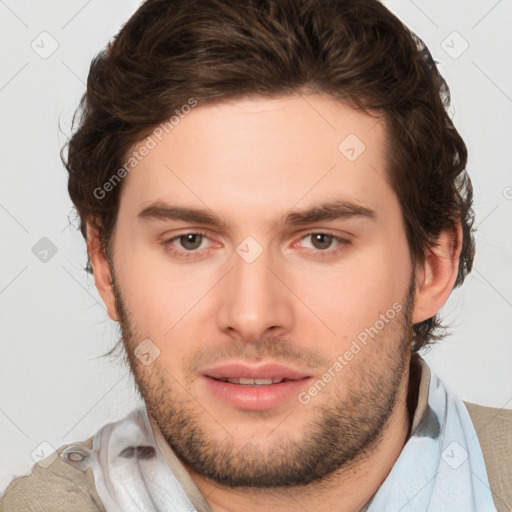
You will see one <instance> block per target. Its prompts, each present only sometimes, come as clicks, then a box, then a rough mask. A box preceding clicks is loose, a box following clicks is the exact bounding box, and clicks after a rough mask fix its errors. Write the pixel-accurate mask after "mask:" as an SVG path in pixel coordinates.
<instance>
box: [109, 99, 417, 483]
mask: <svg viewBox="0 0 512 512" xmlns="http://www.w3.org/2000/svg"><path fill="white" fill-rule="evenodd" d="M160 132H161V131H160ZM160 132H159V136H160V137H161V139H162V140H160V141H159V140H158V138H157V137H155V136H154V135H153V139H154V141H155V142H157V144H156V147H154V148H153V149H150V150H149V152H148V154H147V156H145V157H144V158H143V159H142V161H141V162H140V163H139V164H138V165H137V167H136V168H135V169H134V170H133V171H131V173H130V174H129V175H128V176H127V177H126V178H125V180H124V182H123V185H122V187H123V189H122V194H121V201H120V208H119V215H118V220H117V224H116V230H115V238H114V246H113V247H114V250H113V257H112V261H111V271H112V272H113V273H114V277H115V294H116V299H117V312H118V315H119V319H120V323H121V328H122V333H123V338H124V343H125V348H126V351H127V354H128V359H129V362H130V366H131V369H132V371H133V373H134V376H135V380H136V382H137V385H138V387H139V390H140V392H141V394H142V396H143V398H144V400H145V402H146V404H147V407H148V411H149V412H150V414H151V415H152V416H153V418H154V419H155V420H156V422H157V423H158V425H159V427H160V429H161V430H162V433H163V434H164V436H165V437H166V439H167V441H168V442H169V444H170V445H171V446H172V447H173V449H174V450H175V452H176V453H177V454H178V455H179V456H180V457H181V458H182V460H183V461H184V462H185V463H186V464H187V465H188V466H189V468H190V469H191V470H192V471H194V472H197V473H199V474H201V475H203V476H206V477H209V478H211V479H213V480H214V481H217V482H218V483H223V484H226V485H232V486H254V487H265V486H266V487H271V486H278V485H294V484H300V483H307V482H309V481H312V480H315V479H318V478H322V477H325V476H326V475H328V474H330V473H332V472H333V471H335V470H336V469H338V468H340V467H342V466H343V465H346V464H347V463H348V462H349V461H354V460H357V459H358V457H362V456H364V455H365V454H368V453H369V452H371V450H372V449H373V448H374V446H375V444H376V442H377V441H378V440H379V436H380V435H381V434H382V432H383V431H384V429H385V428H387V427H389V421H390V417H391V414H392V412H393V408H394V406H395V404H396V401H397V400H398V399H399V398H400V399H402V400H403V396H404V389H405V388H406V381H407V370H408V364H409V357H410V344H411V332H412V330H411V306H412V301H413V291H414V290H413V288H411V285H412V284H413V281H412V278H413V269H412V264H411V260H410V256H409V250H408V246H407V241H406V236H405V231H404V225H403V223H402V216H401V211H400V206H399V203H398V200H397V198H396V196H395V194H394V192H393V191H392V189H391V188H390V185H389V183H388V178H387V173H386V170H385V167H386V161H385V152H384V143H385V132H384V123H382V122H379V120H378V119H376V118H373V117H370V116H368V115H366V114H364V113H362V112H358V111H355V110H353V109H351V108H349V107H347V106H344V105H343V104H341V103H339V102H336V101H335V100H334V99H332V98H330V97H328V96H324V95H309V96H304V97H301V96H298V95H291V96H284V97H281V98H275V99H264V98H256V99H244V100H238V101H230V102H224V103H217V104H213V105H208V106H198V107H195V108H194V109H192V112H191V113H189V114H188V115H187V116H186V117H184V118H183V119H181V120H180V122H179V124H177V125H176V126H175V127H174V129H172V131H169V133H168V134H166V133H165V132H163V134H162V133H160ZM347 137H348V139H347ZM356 137H357V138H356ZM358 139H359V141H358ZM340 143H341V145H340ZM361 143H363V144H364V146H365V148H364V150H363V151H362V149H363V146H362V145H361ZM144 144H147V141H143V142H142V143H140V144H139V145H138V146H137V147H135V150H136V151H137V150H139V149H140V148H141V147H142V146H143V145H144ZM150 145H151V146H152V145H153V144H150ZM335 202H338V205H339V204H342V203H346V204H345V205H344V209H343V211H342V214H341V215H339V216H336V215H334V216H333V217H334V218H327V219H326V218H325V217H324V218H319V217H316V218H313V217H311V216H310V217H309V218H308V219H302V222H304V223H302V222H299V221H300V220H301V218H300V217H299V215H296V214H298V213H299V212H300V213H303V212H305V211H307V210H310V209H312V208H314V207H319V206H321V205H324V204H327V203H329V204H331V203H335ZM166 205H167V206H168V208H176V207H178V208H185V209H200V210H204V211H206V212H207V213H209V214H211V215H214V216H216V217H218V218H219V219H220V220H221V221H222V224H212V223H207V222H206V220H204V219H196V220H192V218H191V217H188V218H187V219H183V218H182V219H178V218H172V217H171V216H167V215H166V214H165V211H164V210H165V208H164V207H165V206H166ZM312 232H313V234H311V233H312ZM148 339H149V340H151V342H148V341H145V342H144V344H143V345H142V347H144V350H143V351H142V352H143V353H145V354H149V356H148V355H145V356H142V357H141V359H142V360H141V359H139V358H138V357H137V356H136V354H138V353H139V350H140V349H139V350H137V347H138V346H139V344H141V342H143V340H148ZM148 347H149V350H148ZM155 347H156V348H155ZM157 349H158V350H157ZM158 351H159V355H158V357H156V359H154V360H152V359H153V357H154V356H155V355H157V354H158ZM151 361H152V362H151ZM148 362H150V364H145V363H148ZM336 363H337V364H336ZM228 378H229V379H230V380H231V382H227V381H226V379H228ZM237 379H241V381H237ZM247 379H249V380H247ZM252 379H258V381H254V380H252ZM259 379H262V380H259ZM269 379H271V380H269ZM282 379H285V380H284V381H282V382H281V380H282ZM272 381H273V382H272ZM237 382H238V383H237ZM315 390H316V391H315ZM333 439H336V443H333Z"/></svg>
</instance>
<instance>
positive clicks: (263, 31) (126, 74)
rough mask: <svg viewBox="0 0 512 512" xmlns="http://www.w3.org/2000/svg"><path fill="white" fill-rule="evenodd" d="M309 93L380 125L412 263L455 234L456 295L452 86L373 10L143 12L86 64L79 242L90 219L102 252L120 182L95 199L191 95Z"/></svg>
mask: <svg viewBox="0 0 512 512" xmlns="http://www.w3.org/2000/svg"><path fill="white" fill-rule="evenodd" d="M304 91H308V92H318V93H326V94H329V95H331V96H332V97H334V98H336V99H339V100H340V101H343V102H345V103H347V104H348V105H350V106H352V107H354V108H359V109H363V110H364V111H365V112H368V113H370V112H378V113H379V114H381V115H382V116H383V119H384V123H385V127H386V129H387V134H388V137H387V145H388V155H387V157H388V173H389V179H390V184H391V186H392V188H393V189H394V191H395V192H396V194H397V197H398V199H399V202H400V204H401V208H402V212H403V218H404V221H405V226H406V235H407V240H408V244H409V249H410V254H411V259H412V261H413V263H414V264H418V263H422V262H424V258H425V254H426V250H427V249H428V248H429V247H431V246H432V245H433V244H435V241H436V239H437V237H438V235H439V233H440V232H441V230H443V229H449V228H453V227H454V226H457V225H461V226H462V232H463V242H462V252H461V255H460V262H459V270H458V275H457V279H456V282H455V286H459V285H460V284H462V282H463V281H464V279H465V277H466V275H467V273H468V272H469V271H470V270H471V267H472V262H473V258H474V250H475V249H474V238H473V234H472V231H473V229H472V226H473V211H472V208H471V205H472V187H471V181H470V179H469V178H468V176H467V174H466V172H465V167H466V161H467V150H466V146H465V144H464V141H463V140H462V138H461V137H460V135H459V133H458V132H457V130H456V129H455V127H454V125H453V123H452V121H451V119H450V117H449V115H448V113H447V108H448V106H449V103H450V92H449V88H448V86H447V84H446V82H445V81H444V79H443V78H442V76H441V75H440V73H439V71H438V70H437V67H436V64H435V62H434V61H433V59H432V56H431V54H430V52H429V51H428V49H427V48H426V46H425V45H424V43H423V41H422V40H421V39H420V38H419V37H417V36H416V35H415V34H413V33H412V32H410V31H409V30H408V29H407V28H406V27H405V26H404V25H403V24H402V23H401V22H400V20H399V19H398V18H397V17H396V16H394V15H393V14H392V13H391V12H390V11H389V10H388V9H387V8H385V7H384V6H383V5H382V4H381V3H380V2H378V1H377V0H247V1H244V2H242V1H241V0H195V1H190V0H146V1H145V2H143V3H142V5H141V6H140V7H139V9H138V10H137V12H136V13H135V14H134V15H133V16H132V17H131V18H130V19H129V20H128V22H127V23H126V24H125V25H124V26H123V27H122V29H121V30H120V32H119V33H118V34H117V36H116V37H115V38H114V40H113V41H112V42H111V43H110V44H108V45H107V47H106V48H105V49H104V50H103V51H101V52H100V53H99V54H98V55H97V56H96V57H95V58H94V59H93V60H92V63H91V67H90V71H89V76H88V80H87V90H86V92H85V94H84V96H83V97H82V100H81V103H80V107H79V109H78V110H77V116H76V117H75V119H74V121H75V123H74V126H76V125H77V123H78V126H77V128H76V130H75V132H74V134H73V135H72V137H71V138H70V140H69V142H68V145H67V149H68V153H67V159H66V158H64V157H63V161H64V163H65V166H66V168H67V170H68V172H69V182H68V190H69V194H70V196H71V200H72V201H73V203H74V205H75V207H76V210H77V211H78V214H79V216H80V222H81V231H82V234H83V235H84V237H86V220H87V219H88V218H90V219H96V221H97V223H96V225H97V227H98V229H99V230H100V233H101V237H102V243H103V247H104V250H105V251H106V254H107V255H108V254H109V251H110V242H111V238H112V233H113V229H114V227H115V222H116V217H117V212H118V207H119V197H120V192H121V190H122V186H121V185H122V183H121V184H120V185H119V186H118V187H113V190H112V191H111V192H109V193H108V194H106V195H105V196H104V197H101V198H99V197H97V196H98V194H97V193H95V190H98V188H101V187H102V186H103V185H104V184H105V183H106V182H107V181H108V180H109V179H110V178H111V177H112V176H113V175H114V174H115V173H116V172H117V171H118V170H119V169H120V168H121V167H122V166H123V163H124V162H125V159H126V155H127V154H128V153H129V150H130V149H131V148H133V145H134V144H136V143H137V142H139V141H141V140H143V139H144V138H145V137H146V136H147V135H148V134H149V133H151V131H152V130H153V129H154V127H155V126H157V125H158V124H160V123H162V122H164V121H165V120H166V119H169V118H170V116H172V115H173V113H174V112H175V111H176V109H179V108H180V107H181V106H182V105H185V104H187V102H188V101H189V100H190V98H194V99H195V101H197V104H199V105H201V104H205V103H209V102H216V101H222V100H228V99H234V98H239V97H244V96H252V95H260V96H266V97H271V96H277V95H283V94H288V93H290V94H292V93H303V92H304ZM64 150H65V148H63V152H64ZM87 270H88V271H89V272H90V271H91V267H90V262H88V264H87ZM442 329H444V327H443V326H442V325H441V324H440V322H439V319H438V316H437V315H436V316H434V317H432V318H430V319H428V320H425V321H424V322H421V323H418V324H415V325H414V336H413V351H418V350H419V349H420V348H422V347H424V346H425V345H426V344H428V343H432V342H433V341H434V340H437V339H440V338H441V337H442V336H443V335H444V331H441V330H442Z"/></svg>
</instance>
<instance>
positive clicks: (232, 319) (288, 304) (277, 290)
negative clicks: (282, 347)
mask: <svg viewBox="0 0 512 512" xmlns="http://www.w3.org/2000/svg"><path fill="white" fill-rule="evenodd" d="M233 263H234V264H233V268H232V270H231V271H230V272H229V273H228V274H227V276H226V278H225V279H224V280H223V286H222V288H221V289H220V290H219V291H218V292H219V295H220V300H219V307H218V309H217V322H218V327H219V329H220V330H222V332H225V333H226V334H228V335H229V336H231V337H232V338H234V339H237V340H239V341H244V342H248V343H250V342H256V341H258V340H259V339H261V338H262V337H263V336H265V335H267V334H269V331H271V330H272V335H274V336H275V335H278V333H281V334H283V333H285V332H289V331H290V330H292V329H293V322H294V315H293V309H292V299H293V293H292V292H291V291H290V290H289V289H288V288H287V286H286V284H285V283H286V276H285V275H284V274H283V269H282V268H278V267H277V266H276V265H272V261H271V257H270V255H269V254H268V251H263V253H262V254H261V255H260V256H259V257H258V258H257V259H256V260H255V261H253V262H252V263H249V262H247V261H245V260H244V259H243V258H242V257H241V256H239V255H238V254H237V253H235V254H234V255H233Z"/></svg>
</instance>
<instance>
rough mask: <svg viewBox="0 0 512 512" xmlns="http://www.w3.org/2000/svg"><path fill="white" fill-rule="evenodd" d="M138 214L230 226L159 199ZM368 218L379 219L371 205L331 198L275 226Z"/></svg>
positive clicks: (285, 217) (212, 216)
mask: <svg viewBox="0 0 512 512" xmlns="http://www.w3.org/2000/svg"><path fill="white" fill-rule="evenodd" d="M137 217H138V218H139V220H141V221H152V220H181V221H185V222H194V223H198V224H204V225H209V226H216V227H222V228H227V227H228V224H227V222H225V221H224V220H223V219H222V218H221V217H219V216H218V215H216V214H215V213H213V212H212V211H211V210H207V209H202V208H187V207H182V206H175V205H171V204H168V203H165V202H163V201H156V202H154V203H152V204H150V205H149V206H146V207H145V208H144V209H142V210H141V211H140V212H139V213H138V214H137ZM354 217H359V218H367V219H369V220H373V221H375V220H376V219H377V213H376V212H375V210H372V209H371V208H367V207H366V206H363V205H360V204H357V203H353V202H350V201H341V200H339V201H331V202H326V203H322V204H319V205H315V206H313V207H311V208H307V209H304V210H298V211H294V212H291V213H288V214H287V215H286V214H285V215H283V216H282V217H281V218H280V219H279V220H278V222H277V223H276V224H275V225H282V224H284V225H290V226H303V225H306V224H311V223H313V222H321V221H331V220H336V219H349V218H354Z"/></svg>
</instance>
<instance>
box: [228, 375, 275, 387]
mask: <svg viewBox="0 0 512 512" xmlns="http://www.w3.org/2000/svg"><path fill="white" fill-rule="evenodd" d="M222 380H226V381H227V382H231V384H243V385H245V386H268V385H270V384H276V383H278V382H282V381H283V380H284V379H279V378H275V379H246V378H245V377H240V378H232V379H222Z"/></svg>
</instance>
